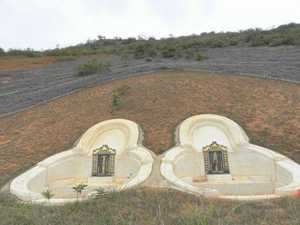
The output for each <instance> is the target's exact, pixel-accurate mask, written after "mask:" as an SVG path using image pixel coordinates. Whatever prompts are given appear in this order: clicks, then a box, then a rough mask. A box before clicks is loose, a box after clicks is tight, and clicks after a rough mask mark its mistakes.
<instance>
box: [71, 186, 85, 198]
mask: <svg viewBox="0 0 300 225" xmlns="http://www.w3.org/2000/svg"><path fill="white" fill-rule="evenodd" d="M86 188H87V185H86V184H78V185H76V186H74V187H73V190H74V191H75V192H76V198H77V199H78V196H79V195H81V194H82V192H83V191H84V190H85V189H86Z"/></svg>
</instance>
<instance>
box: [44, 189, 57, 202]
mask: <svg viewBox="0 0 300 225" xmlns="http://www.w3.org/2000/svg"><path fill="white" fill-rule="evenodd" d="M42 195H43V196H44V197H45V198H46V199H48V202H49V201H50V199H51V198H53V196H54V194H53V193H52V192H51V191H50V190H49V189H47V190H46V191H43V192H42Z"/></svg>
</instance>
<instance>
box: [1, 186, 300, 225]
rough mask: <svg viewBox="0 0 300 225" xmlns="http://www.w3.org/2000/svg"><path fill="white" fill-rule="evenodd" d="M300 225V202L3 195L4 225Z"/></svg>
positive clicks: (157, 195)
mask: <svg viewBox="0 0 300 225" xmlns="http://www.w3.org/2000/svg"><path fill="white" fill-rule="evenodd" d="M46 224H51V225H52V224H55V225H56V224H58V225H77V224H78V225H81V224H84V225H96V224H97V225H125V224H128V225H129V224H130V225H135V224H136V225H157V224H159V225H160V224H164V225H208V224H212V225H215V224H220V225H238V224H239V225H259V224H261V225H263V224H274V225H275V224H276V225H299V224H300V201H299V200H297V199H291V198H290V199H288V198H283V199H279V200H272V201H262V202H232V201H220V200H208V199H204V198H200V197H196V196H193V195H190V194H185V193H182V192H177V191H174V190H153V189H133V190H128V191H124V192H115V193H111V194H107V195H103V196H101V197H99V198H97V199H92V200H88V201H85V202H80V203H72V204H66V205H63V206H40V205H32V204H24V203H20V202H17V201H16V200H15V199H14V198H12V197H11V196H8V195H5V194H0V225H46Z"/></svg>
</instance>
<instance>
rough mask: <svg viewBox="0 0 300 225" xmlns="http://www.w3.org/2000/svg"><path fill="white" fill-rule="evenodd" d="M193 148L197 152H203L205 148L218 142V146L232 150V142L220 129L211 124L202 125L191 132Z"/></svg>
mask: <svg viewBox="0 0 300 225" xmlns="http://www.w3.org/2000/svg"><path fill="white" fill-rule="evenodd" d="M191 136H192V146H193V147H194V148H195V149H196V150H197V151H202V149H203V147H205V146H207V145H210V144H211V143H212V142H214V141H216V142H217V143H218V144H221V145H224V146H227V147H228V148H229V149H231V144H230V140H229V138H228V137H227V135H226V134H225V133H224V131H223V130H222V129H221V128H220V127H216V126H213V125H211V124H207V125H205V124H200V125H199V126H196V127H194V128H193V130H192V131H191Z"/></svg>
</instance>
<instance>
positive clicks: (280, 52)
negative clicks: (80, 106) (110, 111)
mask: <svg viewBox="0 0 300 225" xmlns="http://www.w3.org/2000/svg"><path fill="white" fill-rule="evenodd" d="M207 56H208V59H207V60H204V61H201V62H195V61H188V60H184V59H180V60H166V59H155V60H153V61H151V62H145V60H129V62H128V63H127V65H125V64H124V63H122V62H121V60H120V59H119V58H118V57H113V59H112V61H111V63H112V67H111V71H110V72H109V73H107V74H101V75H100V74H95V75H90V76H87V77H78V76H76V75H75V74H76V68H77V66H78V65H79V64H82V63H84V62H85V61H86V60H87V59H78V60H76V61H69V62H60V63H55V64H51V65H49V66H47V67H45V68H39V69H32V70H26V71H0V117H3V116H6V115H9V114H11V113H14V112H17V111H20V110H23V109H26V108H28V107H31V106H33V105H35V104H38V103H42V102H47V101H49V100H51V99H53V98H57V97H60V96H64V95H66V94H69V93H72V92H74V91H76V90H79V89H81V88H84V87H89V86H95V85H98V84H102V83H105V82H109V81H111V80H117V79H126V78H128V77H130V76H138V75H143V74H145V73H150V72H155V71H159V70H162V69H171V70H172V69H184V70H205V71H210V72H214V73H220V74H236V75H245V76H256V77H261V78H269V79H280V80H285V81H290V82H296V83H299V82H300V47H273V48H270V47H257V48H253V47H252V48H237V47H232V48H216V49H208V50H207Z"/></svg>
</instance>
